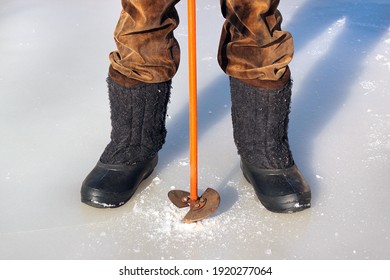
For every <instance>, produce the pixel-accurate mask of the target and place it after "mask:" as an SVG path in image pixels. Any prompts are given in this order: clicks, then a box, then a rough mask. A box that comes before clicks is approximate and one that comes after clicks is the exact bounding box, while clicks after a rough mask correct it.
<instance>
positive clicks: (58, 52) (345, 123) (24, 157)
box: [0, 0, 390, 260]
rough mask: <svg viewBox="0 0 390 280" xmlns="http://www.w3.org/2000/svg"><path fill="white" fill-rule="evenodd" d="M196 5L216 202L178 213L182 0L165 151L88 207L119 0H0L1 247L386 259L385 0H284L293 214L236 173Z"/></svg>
mask: <svg viewBox="0 0 390 280" xmlns="http://www.w3.org/2000/svg"><path fill="white" fill-rule="evenodd" d="M197 6H198V44H199V46H198V52H199V53H198V59H199V62H198V69H199V77H198V81H199V133H200V134H199V169H200V170H199V175H200V177H199V188H200V192H202V191H204V190H205V189H206V188H207V187H212V188H214V189H216V190H217V191H218V192H219V193H220V195H221V205H220V207H219V209H218V210H217V212H216V213H215V214H214V215H213V216H212V217H210V218H208V219H206V220H203V221H202V222H198V223H196V224H191V225H187V224H184V223H183V222H181V218H182V217H183V216H184V215H185V213H186V212H187V210H186V209H184V210H179V209H177V208H176V207H174V206H173V205H172V204H171V203H170V202H169V200H168V198H167V193H168V192H169V191H170V190H171V189H175V188H177V189H188V185H189V183H188V180H189V165H188V116H187V115H188V109H187V99H188V91H187V88H188V86H187V63H186V62H187V47H186V40H187V24H186V3H185V2H180V3H179V4H178V5H177V9H178V10H179V13H180V16H181V24H180V26H179V27H178V29H177V31H176V33H175V34H176V37H177V39H178V40H179V42H180V44H181V48H182V63H181V67H180V69H179V72H178V73H177V75H176V76H175V78H174V80H173V91H172V97H171V103H170V104H169V109H168V114H169V117H168V119H167V128H168V137H167V142H166V144H165V146H164V148H163V150H162V151H161V152H160V154H159V155H160V162H159V165H158V167H157V168H156V170H155V171H154V173H153V174H152V176H151V177H150V178H149V179H148V180H146V181H145V182H144V183H143V184H142V185H141V187H140V188H139V189H138V191H137V193H136V194H135V195H134V197H133V198H132V199H131V201H129V202H128V203H127V204H126V205H124V206H122V207H120V208H117V209H95V208H91V207H88V206H86V205H84V204H82V203H81V202H80V195H79V191H80V187H81V182H82V181H83V179H84V177H85V176H86V175H87V173H88V172H89V171H90V170H91V169H92V168H93V166H94V165H95V163H96V161H97V160H98V157H99V156H100V154H101V153H102V151H103V149H104V147H105V146H106V144H107V143H108V141H109V133H110V120H109V104H108V97H107V89H106V83H105V79H106V75H107V71H108V53H109V52H110V51H112V50H113V49H114V48H115V45H114V42H113V38H112V33H113V30H114V27H115V25H116V22H117V18H118V15H119V12H120V8H121V7H120V1H103V0H95V1H92V0H84V1H82V2H81V1H75V0H70V1H60V0H53V1H44V0H37V1H31V2H25V1H20V0H12V1H10V0H3V1H1V7H0V60H1V63H0V98H1V99H0V100H1V102H0V115H1V118H0V131H1V133H2V136H1V137H0V199H1V211H0V258H1V259H154V260H160V259H165V260H168V259H198V260H204V259H272V260H273V259H389V258H390V240H389V238H390V203H389V200H390V183H389V182H390V110H389V104H390V80H389V74H390V53H389V52H390V16H389V15H390V3H389V1H387V0H373V1H363V0H356V1H350V0H335V1H332V2H327V1H321V0H311V1H309V0H297V1H282V4H281V6H280V10H281V11H282V13H283V15H284V25H283V27H284V28H285V29H286V30H289V31H290V32H291V33H292V34H293V36H294V38H295V57H294V60H293V62H292V64H291V70H292V73H293V79H294V87H293V101H292V113H291V121H290V130H289V136H290V144H291V147H292V150H293V154H294V158H295V161H296V162H297V164H298V165H299V166H300V169H301V171H302V172H303V173H304V175H305V177H306V179H307V180H308V182H309V183H310V185H311V187H312V193H313V201H312V207H311V208H310V209H309V210H306V211H303V212H300V213H296V214H292V215H288V214H287V215H286V214H275V213H271V212H268V211H267V210H266V209H265V208H264V207H263V206H262V205H261V204H260V202H259V201H258V200H257V198H256V196H255V194H254V191H253V189H252V187H251V186H250V185H249V184H248V183H247V182H246V181H245V179H244V178H243V176H242V173H241V171H240V168H239V159H238V156H237V153H236V148H235V146H234V143H233V138H232V127H231V118H230V96H229V87H228V79H227V77H226V76H225V75H224V74H223V72H222V71H221V70H220V68H219V66H218V64H217V61H216V52H217V46H218V41H219V33H220V30H221V26H222V22H223V19H222V17H221V15H220V9H219V1H209V0H199V1H197Z"/></svg>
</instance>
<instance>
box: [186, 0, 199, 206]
mask: <svg viewBox="0 0 390 280" xmlns="http://www.w3.org/2000/svg"><path fill="white" fill-rule="evenodd" d="M195 2H196V1H195V0H188V67H189V69H188V75H189V115H190V116H189V117H190V121H189V122H190V124H189V128H190V136H189V137H190V199H191V200H197V199H198V123H197V121H198V104H197V103H198V101H197V67H196V3H195Z"/></svg>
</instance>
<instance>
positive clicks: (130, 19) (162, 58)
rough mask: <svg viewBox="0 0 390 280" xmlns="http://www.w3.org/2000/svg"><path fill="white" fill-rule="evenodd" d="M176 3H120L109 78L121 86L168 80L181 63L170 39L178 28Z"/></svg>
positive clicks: (146, 0)
mask: <svg viewBox="0 0 390 280" xmlns="http://www.w3.org/2000/svg"><path fill="white" fill-rule="evenodd" d="M177 2H179V0H158V1H156V0H122V7H123V10H122V12H121V14H120V18H119V21H118V24H117V26H116V29H115V32H114V39H115V42H116V45H117V51H115V52H112V53H111V54H110V63H111V67H110V76H111V78H112V79H113V80H114V81H116V82H119V83H120V84H122V85H132V84H134V83H136V82H137V81H139V82H145V83H158V82H165V81H168V80H170V79H171V78H172V77H173V76H174V75H175V73H176V71H177V68H178V66H179V61H180V49H179V45H178V43H177V41H176V39H175V38H174V36H173V30H174V29H175V28H176V27H177V25H178V24H179V17H178V15H177V12H176V9H175V7H174V6H175V4H176V3H177Z"/></svg>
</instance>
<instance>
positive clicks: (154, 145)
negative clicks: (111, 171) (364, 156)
mask: <svg viewBox="0 0 390 280" xmlns="http://www.w3.org/2000/svg"><path fill="white" fill-rule="evenodd" d="M107 84H108V92H109V99H110V107H111V125H112V131H111V142H110V143H109V144H108V145H107V147H106V149H105V150H104V152H103V154H102V156H101V158H100V161H101V162H102V163H105V164H122V165H123V164H126V165H132V164H136V163H139V162H142V161H145V160H148V159H150V158H153V157H154V156H156V154H157V152H158V151H159V150H160V149H161V148H162V146H163V144H164V143H165V136H166V133H167V131H166V128H165V119H166V114H167V105H168V102H169V96H170V89H171V82H170V81H168V82H163V83H154V84H145V83H142V84H139V85H136V86H132V87H124V86H121V85H119V84H117V83H115V82H114V81H113V80H112V79H111V78H110V77H108V78H107Z"/></svg>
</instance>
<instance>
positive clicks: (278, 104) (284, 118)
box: [230, 77, 294, 169]
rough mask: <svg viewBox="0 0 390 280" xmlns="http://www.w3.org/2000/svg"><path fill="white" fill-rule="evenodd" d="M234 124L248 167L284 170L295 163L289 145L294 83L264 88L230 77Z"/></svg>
mask: <svg viewBox="0 0 390 280" xmlns="http://www.w3.org/2000/svg"><path fill="white" fill-rule="evenodd" d="M230 86H231V98H232V122H233V133H234V140H235V143H236V146H237V150H238V154H239V155H240V156H241V158H242V159H243V160H244V161H245V162H246V163H248V164H250V165H252V166H255V167H258V168H264V169H283V168H287V167H290V166H292V165H293V164H294V161H293V158H292V154H291V151H290V147H289V144H288V137H287V130H288V115H289V112H290V103H291V87H292V81H291V80H289V81H288V82H287V83H286V84H285V85H284V87H282V88H280V89H262V88H256V87H253V86H250V85H248V84H246V83H244V82H242V81H240V80H239V79H236V78H233V77H232V78H231V79H230Z"/></svg>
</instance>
